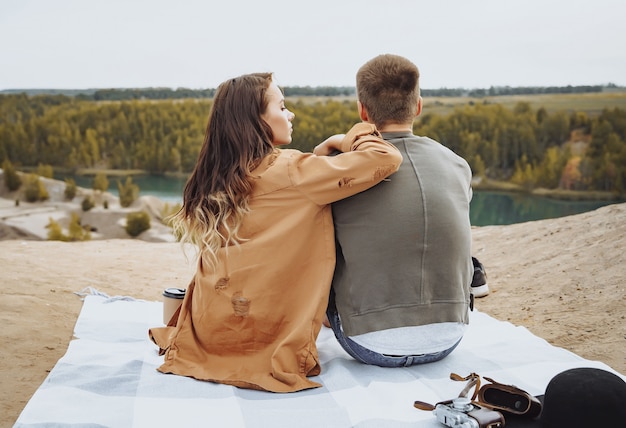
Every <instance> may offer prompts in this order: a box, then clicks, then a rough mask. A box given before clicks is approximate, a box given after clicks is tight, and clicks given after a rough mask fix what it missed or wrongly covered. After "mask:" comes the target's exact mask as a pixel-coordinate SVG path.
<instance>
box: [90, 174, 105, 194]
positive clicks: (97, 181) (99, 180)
mask: <svg viewBox="0 0 626 428" xmlns="http://www.w3.org/2000/svg"><path fill="white" fill-rule="evenodd" d="M92 188H93V190H100V191H102V192H106V191H107V190H108V189H109V179H108V178H107V176H106V174H104V173H102V172H99V173H97V174H96V176H95V177H94V179H93V186H92Z"/></svg>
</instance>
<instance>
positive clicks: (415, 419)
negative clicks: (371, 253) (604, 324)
mask: <svg viewBox="0 0 626 428" xmlns="http://www.w3.org/2000/svg"><path fill="white" fill-rule="evenodd" d="M161 318H162V304H161V302H146V301H137V300H133V299H119V298H108V297H107V296H103V295H88V296H86V297H85V300H84V304H83V308H82V310H81V313H80V316H79V318H78V320H77V323H76V327H75V333H74V334H75V337H76V339H75V340H72V341H71V342H70V344H69V348H68V350H67V353H66V354H65V355H64V356H63V357H62V358H61V359H60V360H59V361H58V363H57V364H56V365H55V367H54V368H53V369H52V370H51V372H50V373H49V375H48V377H47V378H46V379H45V381H44V382H43V384H42V385H41V386H40V387H39V388H38V389H37V391H36V392H35V394H34V395H33V396H32V398H31V399H30V401H29V402H28V404H27V405H26V407H25V408H24V410H23V411H22V413H21V415H20V417H19V418H18V420H17V422H16V425H15V426H16V427H48V426H54V427H69V426H80V427H289V428H293V427H298V428H305V427H316V428H317V427H362V428H366V427H441V426H442V425H441V424H439V423H438V422H437V421H436V418H435V416H434V415H433V414H432V412H429V411H422V410H418V409H416V408H414V407H413V402H414V401H415V400H421V401H425V402H430V403H435V402H438V401H442V400H446V399H451V398H453V397H456V396H457V395H458V394H459V392H460V391H461V389H463V386H464V383H461V382H454V381H452V380H450V378H449V376H450V373H451V372H454V373H458V374H460V375H462V376H466V375H468V374H469V373H471V372H476V373H478V374H480V375H483V376H488V377H491V378H493V379H495V380H497V381H498V382H501V383H506V384H514V385H516V386H518V387H519V388H522V389H524V390H526V391H528V392H529V393H530V394H533V395H541V394H543V393H544V391H545V388H546V386H547V384H548V382H549V381H550V379H551V378H552V377H553V376H555V375H556V374H558V373H560V372H562V371H564V370H567V369H570V368H574V367H597V368H601V369H604V370H609V371H612V372H614V373H615V371H614V370H612V369H611V368H610V367H608V366H607V365H605V364H603V363H600V362H597V361H590V360H585V359H583V358H581V357H579V356H577V355H575V354H573V353H571V352H569V351H567V350H564V349H561V348H558V347H554V346H552V345H550V344H548V343H547V342H546V341H545V340H543V339H541V338H539V337H537V336H534V335H533V334H532V333H530V332H529V331H528V330H527V329H525V328H524V327H518V326H514V325H512V324H511V323H508V322H502V321H498V320H496V319H494V318H492V317H490V316H488V315H486V314H484V313H481V312H478V311H476V310H475V311H474V312H472V313H471V316H470V325H469V328H468V330H467V334H466V335H465V337H464V338H463V340H462V341H461V343H460V344H459V346H458V347H457V349H456V350H455V351H454V352H453V353H452V354H451V355H449V356H448V357H446V358H445V359H443V360H442V361H439V362H436V363H431V364H426V365H421V366H413V367H408V368H382V367H375V366H368V365H364V364H360V363H358V362H356V361H355V360H353V359H352V358H351V357H350V356H349V355H348V354H347V353H345V352H344V351H343V349H342V348H341V347H340V346H339V344H338V343H337V341H336V340H335V337H334V336H333V333H332V331H331V330H330V329H328V328H325V327H323V328H322V330H321V332H320V335H319V338H318V349H319V356H320V360H321V365H322V373H321V374H320V375H319V376H316V377H314V378H313V379H314V380H315V381H317V382H320V383H321V384H322V385H323V387H321V388H316V389H311V390H306V391H301V392H296V393H288V394H277V393H269V392H262V391H253V390H246V389H238V388H236V387H232V386H228V385H221V384H215V383H210V382H203V381H198V380H195V379H191V378H186V377H181V376H175V375H167V374H163V373H160V372H157V370H156V368H157V367H158V366H159V365H161V363H162V359H163V357H162V356H159V355H158V353H157V347H156V345H154V344H153V343H152V342H151V341H149V339H148V329H149V328H150V327H154V326H157V325H159V324H160V323H161V322H162V319H161ZM618 374H619V373H618ZM620 376H622V377H624V376H623V375H620ZM507 425H508V424H507Z"/></svg>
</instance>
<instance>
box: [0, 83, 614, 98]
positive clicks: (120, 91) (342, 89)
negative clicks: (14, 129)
mask: <svg viewBox="0 0 626 428" xmlns="http://www.w3.org/2000/svg"><path fill="white" fill-rule="evenodd" d="M615 89H620V88H619V87H618V86H617V85H615V84H614V83H609V84H607V85H577V86H572V85H567V86H518V87H515V86H491V87H489V88H473V89H468V88H438V89H427V88H422V90H421V92H422V95H423V96H425V97H475V98H480V97H487V96H499V95H536V94H582V93H593V92H604V91H610V90H615ZM622 89H623V88H622ZM215 91H216V89H215V88H208V89H190V88H176V89H172V88H109V89H10V90H4V91H0V96H1V95H15V94H22V93H23V94H26V95H30V96H36V95H49V96H54V95H62V96H66V97H75V98H77V99H79V100H84V101H129V100H170V99H190V98H194V99H208V98H212V97H213V96H214V95H215ZM283 92H284V93H285V96H287V97H342V96H356V88H355V87H354V86H285V87H283Z"/></svg>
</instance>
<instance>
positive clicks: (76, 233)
mask: <svg viewBox="0 0 626 428" xmlns="http://www.w3.org/2000/svg"><path fill="white" fill-rule="evenodd" d="M68 238H69V240H70V241H88V240H89V239H91V233H90V232H89V231H88V230H85V228H84V227H83V226H82V224H81V223H80V217H79V216H78V214H76V213H72V218H71V220H70V225H69V236H68Z"/></svg>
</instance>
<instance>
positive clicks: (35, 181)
mask: <svg viewBox="0 0 626 428" xmlns="http://www.w3.org/2000/svg"><path fill="white" fill-rule="evenodd" d="M49 197H50V195H48V190H47V189H46V186H44V184H43V183H42V182H41V180H40V179H39V176H38V175H36V174H28V175H27V176H26V183H25V187H24V198H26V201H28V202H37V201H45V200H46V199H48V198H49Z"/></svg>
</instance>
